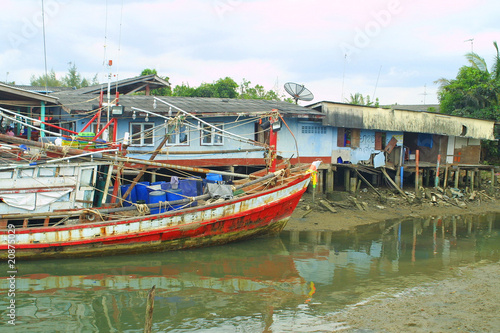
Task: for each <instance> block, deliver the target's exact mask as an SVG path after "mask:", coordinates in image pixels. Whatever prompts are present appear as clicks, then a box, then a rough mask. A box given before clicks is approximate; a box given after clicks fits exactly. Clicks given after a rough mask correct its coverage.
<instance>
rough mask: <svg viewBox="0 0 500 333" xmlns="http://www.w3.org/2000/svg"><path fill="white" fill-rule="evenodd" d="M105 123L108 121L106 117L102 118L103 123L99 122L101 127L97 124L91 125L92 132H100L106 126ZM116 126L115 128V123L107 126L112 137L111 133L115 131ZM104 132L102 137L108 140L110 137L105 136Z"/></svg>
mask: <svg viewBox="0 0 500 333" xmlns="http://www.w3.org/2000/svg"><path fill="white" fill-rule="evenodd" d="M104 125H106V121H105V120H104V119H101V123H100V124H99V129H97V124H92V125H91V127H92V133H95V134H97V133H99V132H100V131H101V130H102V129H103V128H104ZM114 128H115V125H114V124H111V125H110V126H108V128H107V130H108V133H109V136H110V137H111V134H112V133H113V131H114ZM103 134H104V133H103ZM103 134H101V138H103V139H104V140H108V138H105V137H104V135H103Z"/></svg>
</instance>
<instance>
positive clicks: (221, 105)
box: [52, 91, 324, 118]
mask: <svg viewBox="0 0 500 333" xmlns="http://www.w3.org/2000/svg"><path fill="white" fill-rule="evenodd" d="M52 95H53V96H57V97H58V98H59V102H60V103H61V104H62V105H63V107H64V109H65V110H66V111H68V112H70V113H79V112H85V111H91V110H94V109H95V108H96V106H97V105H98V104H99V96H95V97H92V96H91V95H81V94H79V93H77V91H72V92H60V93H54V94H52ZM159 98H160V99H161V100H164V101H166V102H168V103H170V104H172V105H175V106H176V107H178V108H181V109H183V110H184V111H187V112H190V113H194V114H204V115H214V116H215V115H229V114H231V115H234V114H242V113H259V112H270V111H272V110H273V109H277V110H278V111H279V112H280V113H281V114H283V115H287V116H295V117H306V118H323V117H324V114H323V113H321V112H318V111H315V110H312V109H309V108H306V107H303V106H300V105H296V104H291V103H288V102H283V101H269V100H254V99H234V98H228V99H222V98H207V97H171V96H161V97H159ZM119 104H120V105H122V106H124V112H132V109H131V108H132V107H135V108H139V109H144V110H147V111H152V112H156V113H168V111H169V109H170V107H169V106H168V105H165V104H163V103H161V102H156V108H154V96H144V95H125V96H120V98H119ZM172 112H173V114H175V113H176V110H175V109H172Z"/></svg>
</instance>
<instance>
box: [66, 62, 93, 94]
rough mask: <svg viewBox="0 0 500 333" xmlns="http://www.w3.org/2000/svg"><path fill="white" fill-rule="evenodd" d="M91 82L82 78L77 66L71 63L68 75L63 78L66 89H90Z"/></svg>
mask: <svg viewBox="0 0 500 333" xmlns="http://www.w3.org/2000/svg"><path fill="white" fill-rule="evenodd" d="M93 81H97V74H96V76H94V79H93ZM90 82H91V81H90V80H88V79H86V78H84V77H82V75H81V74H80V73H78V69H77V68H76V64H74V63H72V62H70V63H69V68H68V74H66V76H64V77H63V78H62V85H63V86H64V87H72V88H76V89H78V88H83V87H88V86H89V85H90V84H91V83H90Z"/></svg>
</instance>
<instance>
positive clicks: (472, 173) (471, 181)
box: [470, 170, 475, 192]
mask: <svg viewBox="0 0 500 333" xmlns="http://www.w3.org/2000/svg"><path fill="white" fill-rule="evenodd" d="M474 175H475V171H474V170H471V171H470V190H471V192H474V185H475V184H474V183H475V179H474Z"/></svg>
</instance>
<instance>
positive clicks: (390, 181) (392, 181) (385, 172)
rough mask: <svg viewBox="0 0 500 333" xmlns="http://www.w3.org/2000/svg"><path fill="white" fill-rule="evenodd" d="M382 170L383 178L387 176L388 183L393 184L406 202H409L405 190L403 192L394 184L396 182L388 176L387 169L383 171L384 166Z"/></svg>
mask: <svg viewBox="0 0 500 333" xmlns="http://www.w3.org/2000/svg"><path fill="white" fill-rule="evenodd" d="M381 170H382V173H383V174H384V176H385V178H387V180H388V181H389V183H391V184H392V186H394V188H396V190H398V192H399V193H401V194H402V195H403V196H404V197H405V198H406V200H408V202H410V201H411V200H410V198H409V197H408V196H407V195H406V193H405V192H403V190H402V189H400V188H399V186H398V185H396V183H395V182H394V180H392V179H391V177H389V175H388V174H387V171H385V168H381Z"/></svg>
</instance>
